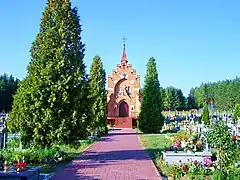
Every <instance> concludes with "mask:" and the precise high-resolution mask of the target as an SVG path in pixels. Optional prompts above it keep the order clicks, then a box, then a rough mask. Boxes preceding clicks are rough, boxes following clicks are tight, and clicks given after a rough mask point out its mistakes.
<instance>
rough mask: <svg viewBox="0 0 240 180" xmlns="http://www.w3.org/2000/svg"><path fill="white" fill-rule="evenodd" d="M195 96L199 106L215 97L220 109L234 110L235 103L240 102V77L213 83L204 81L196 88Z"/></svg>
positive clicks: (217, 107)
mask: <svg viewBox="0 0 240 180" xmlns="http://www.w3.org/2000/svg"><path fill="white" fill-rule="evenodd" d="M194 98H195V101H196V103H197V105H198V106H204V104H205V103H206V101H207V103H210V102H209V100H210V99H214V104H215V106H216V109H218V110H221V111H223V110H227V111H229V110H232V109H233V108H234V106H235V104H240V78H239V77H237V78H235V79H233V80H225V81H219V82H213V83H203V84H202V85H201V86H200V87H198V88H196V89H195V92H194Z"/></svg>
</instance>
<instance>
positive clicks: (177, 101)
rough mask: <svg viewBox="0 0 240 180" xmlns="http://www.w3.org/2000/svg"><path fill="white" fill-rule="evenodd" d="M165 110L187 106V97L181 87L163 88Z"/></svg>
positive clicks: (181, 108)
mask: <svg viewBox="0 0 240 180" xmlns="http://www.w3.org/2000/svg"><path fill="white" fill-rule="evenodd" d="M162 94H163V102H164V109H165V110H183V109H185V108H186V99H185V97H184V96H183V93H182V90H181V89H176V88H174V87H167V88H166V89H163V90H162Z"/></svg>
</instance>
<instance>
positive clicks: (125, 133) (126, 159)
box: [53, 129, 162, 180]
mask: <svg viewBox="0 0 240 180" xmlns="http://www.w3.org/2000/svg"><path fill="white" fill-rule="evenodd" d="M53 179H54V180H75V179H82V180H84V179H86V180H157V179H162V178H161V177H160V176H159V174H158V173H157V170H156V168H155V166H154V164H153V162H152V161H151V159H150V158H149V157H148V155H147V153H146V152H145V151H144V150H143V148H142V147H141V145H140V143H139V141H138V138H137V135H136V133H135V130H132V129H124V130H113V131H111V132H110V133H109V134H108V135H107V136H106V137H103V138H102V139H101V140H100V141H99V142H97V143H95V144H94V145H93V146H92V147H90V148H89V149H88V150H86V151H85V152H84V153H83V154H82V155H81V156H79V157H77V158H76V159H75V160H74V161H72V162H71V163H70V164H68V165H67V166H65V168H64V169H61V170H59V171H57V173H56V175H55V176H54V177H53Z"/></svg>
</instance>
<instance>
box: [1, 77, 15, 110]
mask: <svg viewBox="0 0 240 180" xmlns="http://www.w3.org/2000/svg"><path fill="white" fill-rule="evenodd" d="M18 83H19V80H18V79H15V78H14V77H13V76H12V75H10V76H8V75H7V74H3V75H1V76H0V111H3V110H4V111H5V112H9V111H10V110H11V109H12V103H13V94H15V92H16V90H17V87H18Z"/></svg>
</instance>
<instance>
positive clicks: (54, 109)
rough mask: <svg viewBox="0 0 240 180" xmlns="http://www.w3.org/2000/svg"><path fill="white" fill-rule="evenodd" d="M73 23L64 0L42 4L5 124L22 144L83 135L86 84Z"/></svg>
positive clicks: (87, 110) (76, 19) (74, 18)
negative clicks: (37, 27) (36, 30)
mask: <svg viewBox="0 0 240 180" xmlns="http://www.w3.org/2000/svg"><path fill="white" fill-rule="evenodd" d="M79 21H80V20H79V16H78V14H77V9H76V8H72V7H71V3H70V2H69V0H48V2H47V6H46V8H45V11H44V13H43V17H42V21H41V24H40V32H39V33H38V34H37V37H36V40H35V41H34V42H33V44H32V48H31V50H30V53H31V61H30V63H29V66H28V68H27V70H28V74H27V77H26V78H25V79H24V80H23V81H22V82H21V84H20V87H19V89H18V91H17V93H16V95H15V97H14V102H13V108H12V112H11V114H10V120H9V128H10V130H11V131H13V132H14V131H15V132H16V131H17V132H20V133H21V140H22V142H23V144H25V145H26V144H28V143H31V142H33V144H34V145H35V146H40V147H44V146H50V145H51V144H52V143H54V142H57V143H71V142H73V141H75V140H77V139H79V138H82V137H83V136H86V134H87V132H86V129H87V128H88V126H89V122H90V119H89V117H90V116H89V113H90V107H89V104H90V103H89V102H88V101H89V99H88V98H87V97H88V96H89V87H88V86H89V82H88V77H87V74H86V72H85V65H84V62H83V58H84V50H85V48H84V44H83V43H82V41H81V36H80V33H81V31H82V30H81V25H80V24H79Z"/></svg>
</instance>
